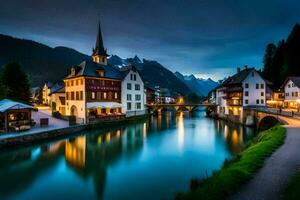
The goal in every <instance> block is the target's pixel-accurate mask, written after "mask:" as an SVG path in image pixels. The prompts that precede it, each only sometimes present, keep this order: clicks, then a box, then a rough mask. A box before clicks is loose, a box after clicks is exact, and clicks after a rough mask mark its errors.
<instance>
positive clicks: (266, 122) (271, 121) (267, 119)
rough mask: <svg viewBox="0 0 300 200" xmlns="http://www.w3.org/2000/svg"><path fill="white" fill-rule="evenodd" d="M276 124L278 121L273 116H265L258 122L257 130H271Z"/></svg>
mask: <svg viewBox="0 0 300 200" xmlns="http://www.w3.org/2000/svg"><path fill="white" fill-rule="evenodd" d="M278 123H280V121H279V120H278V119H277V117H275V116H273V115H266V116H264V117H263V118H261V119H260V120H259V122H258V129H259V130H267V129H269V128H271V127H272V126H275V125H276V124H278Z"/></svg>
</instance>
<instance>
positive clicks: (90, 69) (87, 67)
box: [66, 60, 123, 79]
mask: <svg viewBox="0 0 300 200" xmlns="http://www.w3.org/2000/svg"><path fill="white" fill-rule="evenodd" d="M73 69H74V74H72V73H71V74H69V75H68V76H67V77H66V78H73V77H76V76H89V77H99V78H100V76H99V74H98V72H97V71H98V70H104V78H111V79H123V73H122V72H121V71H120V70H119V69H117V68H115V67H113V66H110V65H103V64H98V63H95V62H93V61H90V60H85V61H83V62H82V63H80V64H79V65H78V66H74V67H73Z"/></svg>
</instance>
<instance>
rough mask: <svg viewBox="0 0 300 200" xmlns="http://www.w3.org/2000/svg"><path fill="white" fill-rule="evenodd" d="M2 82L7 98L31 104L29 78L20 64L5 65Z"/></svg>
mask: <svg viewBox="0 0 300 200" xmlns="http://www.w3.org/2000/svg"><path fill="white" fill-rule="evenodd" d="M1 80H2V84H3V85H4V87H5V88H6V94H5V97H6V98H8V99H11V100H15V101H21V102H24V103H29V101H30V96H31V93H30V82H29V78H28V75H27V74H26V73H25V72H24V71H23V70H22V68H21V66H20V65H19V64H17V63H9V64H7V65H5V66H4V68H3V72H2V74H1Z"/></svg>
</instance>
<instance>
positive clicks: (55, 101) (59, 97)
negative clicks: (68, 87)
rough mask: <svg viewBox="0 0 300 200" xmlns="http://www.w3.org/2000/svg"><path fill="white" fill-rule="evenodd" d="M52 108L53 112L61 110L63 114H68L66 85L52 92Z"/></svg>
mask: <svg viewBox="0 0 300 200" xmlns="http://www.w3.org/2000/svg"><path fill="white" fill-rule="evenodd" d="M49 96H50V108H51V111H52V112H59V113H60V114H62V115H65V114H66V93H65V87H64V86H63V85H61V86H60V87H58V88H56V89H55V90H53V91H52V92H51V93H50V94H49Z"/></svg>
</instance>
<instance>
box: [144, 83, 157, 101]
mask: <svg viewBox="0 0 300 200" xmlns="http://www.w3.org/2000/svg"><path fill="white" fill-rule="evenodd" d="M145 89H146V104H155V89H154V88H152V87H150V86H145Z"/></svg>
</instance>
